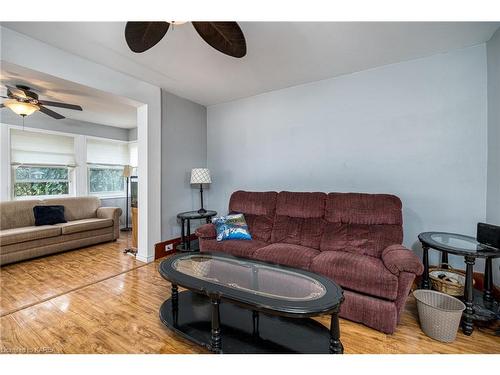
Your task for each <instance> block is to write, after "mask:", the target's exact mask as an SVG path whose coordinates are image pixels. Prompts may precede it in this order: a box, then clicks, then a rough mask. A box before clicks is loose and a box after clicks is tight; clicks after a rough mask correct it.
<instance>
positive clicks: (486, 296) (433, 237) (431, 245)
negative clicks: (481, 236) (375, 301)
mask: <svg viewBox="0 0 500 375" xmlns="http://www.w3.org/2000/svg"><path fill="white" fill-rule="evenodd" d="M418 239H419V240H420V242H421V243H422V249H423V263H424V273H423V275H422V283H421V285H420V286H421V288H422V289H430V288H431V284H430V280H429V249H434V250H437V251H440V252H441V263H443V264H447V263H448V254H454V255H458V256H463V257H464V260H465V290H464V296H463V299H464V303H465V311H464V318H463V321H462V330H463V332H464V334H466V335H471V334H472V332H473V330H474V323H473V322H474V320H475V319H478V318H479V316H478V315H477V314H475V307H476V309H479V307H481V308H483V307H484V309H486V310H488V311H489V312H491V314H492V315H493V316H495V315H496V316H498V314H500V310H499V304H498V302H497V301H495V300H494V298H493V294H492V287H493V272H492V260H493V259H494V258H500V249H497V248H494V247H490V246H486V245H483V244H480V243H479V242H477V240H476V239H475V238H474V237H470V236H465V235H462V234H457V233H446V232H424V233H420V234H419V235H418ZM477 258H483V259H484V260H485V269H484V287H483V298H482V300H483V301H482V302H483V303H482V304H481V306H479V305H477V306H475V305H474V295H473V285H472V280H473V275H474V274H473V272H474V263H475V262H476V259H477ZM481 320H483V319H481Z"/></svg>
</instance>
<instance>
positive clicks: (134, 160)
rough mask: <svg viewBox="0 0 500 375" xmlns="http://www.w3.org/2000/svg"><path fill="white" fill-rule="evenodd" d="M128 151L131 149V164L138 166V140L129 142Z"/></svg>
mask: <svg viewBox="0 0 500 375" xmlns="http://www.w3.org/2000/svg"><path fill="white" fill-rule="evenodd" d="M128 151H129V164H130V165H131V166H132V167H134V168H136V167H137V157H138V153H137V152H138V151H137V142H134V143H129V145H128Z"/></svg>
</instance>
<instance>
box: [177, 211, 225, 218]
mask: <svg viewBox="0 0 500 375" xmlns="http://www.w3.org/2000/svg"><path fill="white" fill-rule="evenodd" d="M215 215H217V211H212V210H207V212H205V213H199V212H198V211H187V212H181V213H180V214H178V215H177V217H178V218H179V219H203V218H206V217H212V216H215Z"/></svg>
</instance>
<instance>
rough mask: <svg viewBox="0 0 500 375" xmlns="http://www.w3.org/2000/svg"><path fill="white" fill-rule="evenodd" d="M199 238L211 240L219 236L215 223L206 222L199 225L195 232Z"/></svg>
mask: <svg viewBox="0 0 500 375" xmlns="http://www.w3.org/2000/svg"><path fill="white" fill-rule="evenodd" d="M194 233H195V234H196V235H197V236H198V237H199V238H201V239H205V240H210V239H214V238H215V237H217V231H216V230H215V225H213V224H204V225H202V226H201V227H198V228H197V229H196V231H195V232H194Z"/></svg>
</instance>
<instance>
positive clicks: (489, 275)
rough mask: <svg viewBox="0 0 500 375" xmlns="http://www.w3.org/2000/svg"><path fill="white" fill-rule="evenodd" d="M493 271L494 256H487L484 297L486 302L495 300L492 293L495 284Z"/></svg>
mask: <svg viewBox="0 0 500 375" xmlns="http://www.w3.org/2000/svg"><path fill="white" fill-rule="evenodd" d="M492 272H493V267H492V258H486V261H485V265H484V292H483V299H484V301H485V302H488V303H489V302H493V295H492V294H491V289H492V285H493V280H492V277H493V276H492Z"/></svg>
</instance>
